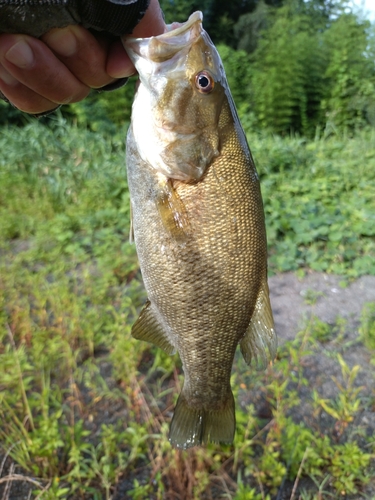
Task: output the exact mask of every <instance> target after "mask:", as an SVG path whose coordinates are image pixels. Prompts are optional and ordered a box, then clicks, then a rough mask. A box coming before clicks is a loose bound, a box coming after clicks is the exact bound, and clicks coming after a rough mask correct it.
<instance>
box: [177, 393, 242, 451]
mask: <svg viewBox="0 0 375 500" xmlns="http://www.w3.org/2000/svg"><path fill="white" fill-rule="evenodd" d="M235 427H236V417H235V414H234V399H233V394H232V391H230V393H229V394H228V400H227V402H226V404H225V406H224V408H222V409H220V410H203V409H196V408H192V407H191V406H189V404H188V402H187V400H186V398H185V396H184V394H183V392H182V393H181V394H180V396H179V398H178V400H177V405H176V409H175V412H174V415H173V418H172V422H171V428H170V432H169V441H170V442H171V444H172V445H173V446H175V447H176V448H181V449H186V448H191V447H192V446H198V445H201V444H206V443H208V442H215V443H228V444H230V443H232V441H233V437H234V432H235Z"/></svg>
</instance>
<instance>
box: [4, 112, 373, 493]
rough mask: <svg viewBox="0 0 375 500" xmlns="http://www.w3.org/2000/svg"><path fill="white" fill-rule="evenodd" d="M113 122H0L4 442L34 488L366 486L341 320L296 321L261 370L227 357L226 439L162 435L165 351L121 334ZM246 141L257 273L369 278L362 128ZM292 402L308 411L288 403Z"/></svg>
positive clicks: (121, 193)
mask: <svg viewBox="0 0 375 500" xmlns="http://www.w3.org/2000/svg"><path fill="white" fill-rule="evenodd" d="M124 136H125V131H124V130H121V131H118V133H117V134H116V135H115V136H113V137H109V136H104V135H100V134H99V133H92V132H88V131H86V130H83V129H79V128H75V127H73V126H68V125H66V123H64V122H62V121H61V122H56V123H55V124H54V126H53V127H52V128H51V129H48V128H46V127H44V126H42V125H40V124H38V123H37V122H34V123H33V124H32V125H29V126H26V127H24V128H9V129H7V128H2V129H1V131H0V147H1V151H2V155H1V158H0V366H1V370H0V421H1V427H0V446H1V449H2V453H3V455H4V454H9V457H10V458H9V459H8V461H9V460H11V461H13V462H14V463H16V464H18V466H19V467H20V469H18V473H22V474H23V475H24V476H25V480H26V481H29V483H27V484H30V485H32V487H33V489H34V493H33V496H34V497H38V498H43V499H51V500H52V499H56V498H71V499H110V498H112V496H113V494H114V492H115V491H116V488H120V492H119V493H118V495H120V496H118V498H123V499H126V498H129V499H130V498H133V499H139V500H141V499H150V498H151V499H170V498H171V499H172V498H178V495H180V498H186V499H201V498H202V499H204V498H233V499H236V500H243V499H246V500H251V499H254V500H265V499H270V498H272V497H275V495H277V492H278V491H281V490H283V489H284V490H285V489H286V490H287V489H288V488H290V489H291V488H292V487H293V485H295V486H296V488H297V487H299V490H298V491H299V493H298V495H300V497H301V498H302V499H319V498H331V497H332V498H342V497H343V496H344V497H346V498H353V499H354V498H356V499H357V498H359V495H361V494H362V493H363V494H364V495H365V494H366V491H368V490H367V489H366V488H369V487H370V486H371V485H372V488H373V489H372V491H374V488H375V485H374V484H373V483H371V481H372V479H371V478H373V465H374V461H373V458H374V452H375V442H374V438H373V435H372V434H371V433H370V429H369V428H368V427H366V424H365V423H363V422H362V420H361V419H360V416H361V414H362V413H363V412H365V411H373V405H374V393H373V392H372V393H371V390H367V389H366V388H364V387H362V385H361V382H360V376H361V371H360V368H359V367H358V366H349V365H348V363H347V362H346V361H345V355H346V352H347V349H349V348H350V347H349V346H346V344H345V342H343V341H342V332H341V330H342V328H341V327H340V324H339V323H338V325H337V327H335V328H332V327H331V326H328V325H324V324H322V323H321V322H320V323H319V322H317V321H312V322H310V323H309V324H307V325H306V327H305V328H304V329H303V330H302V331H301V332H300V334H299V335H298V336H297V338H296V339H295V340H294V341H293V342H289V343H287V344H285V345H284V346H283V347H281V348H280V349H279V354H278V359H277V360H276V362H275V363H274V365H273V366H272V367H269V368H268V369H267V371H266V372H261V373H254V371H253V370H251V369H249V368H248V367H247V366H246V365H245V363H244V362H243V360H242V359H240V358H239V357H238V358H236V369H235V370H234V374H233V376H232V386H233V388H234V392H235V398H236V400H237V433H236V437H235V442H234V444H233V446H224V447H220V446H216V445H210V446H208V447H207V448H202V449H193V450H189V451H187V452H181V451H176V450H173V449H171V447H170V445H169V443H168V440H167V433H168V424H169V421H170V416H171V410H172V408H173V404H174V403H175V401H176V398H177V394H178V392H179V388H180V384H181V381H182V371H181V366H180V363H179V361H178V359H177V357H172V358H170V357H168V356H166V355H165V354H163V353H162V352H161V351H160V350H158V349H156V348H153V347H151V346H149V345H147V344H146V343H142V342H138V341H135V340H133V339H132V338H131V336H130V328H131V325H132V322H133V321H134V319H135V317H136V315H137V311H138V310H139V307H140V306H141V304H142V302H143V301H144V299H145V295H144V291H143V288H142V284H141V279H140V274H139V270H138V264H137V259H136V255H135V249H134V247H133V246H131V245H130V244H129V243H128V231H129V195H128V191H127V183H126V175H125V161H124V154H125V153H124V145H123V142H124ZM250 143H251V145H252V146H253V151H254V156H255V158H256V160H257V162H258V165H259V172H260V177H261V181H262V189H263V195H264V203H265V210H266V216H267V224H268V232H269V245H270V254H271V259H270V260H271V270H272V271H274V272H276V271H283V270H293V269H298V268H301V269H305V268H306V267H310V268H312V269H318V270H320V269H322V270H327V271H332V272H340V274H342V275H343V276H344V277H348V278H351V277H354V276H357V275H360V274H364V273H367V274H374V273H375V267H374V248H375V247H374V238H373V236H374V233H373V232H372V231H374V229H373V227H374V224H373V223H374V214H375V201H374V200H375V197H374V196H373V193H374V191H375V189H374V188H375V174H374V172H375V168H374V167H375V149H374V148H375V146H374V135H373V134H372V133H371V132H363V133H362V134H360V135H358V136H356V137H355V138H353V139H350V140H349V139H345V138H329V139H321V140H316V141H313V142H311V143H306V142H304V141H302V140H300V139H283V140H282V139H279V138H271V137H263V138H262V137H253V138H250ZM359 159H360V160H362V159H364V160H363V162H362V161H360V162H359V161H358V160H359ZM371 221H372V222H371ZM332 235H333V236H332ZM339 235H340V237H339ZM368 262H370V264H369V265H368V266H367V264H366V263H368ZM308 299H309V300H312V301H313V300H314V297H308ZM306 300H307V299H306ZM373 330H374V314H373V307H372V306H371V305H369V306H368V307H367V308H366V310H365V311H364V313H363V318H362V325H361V334H362V339H363V342H364V343H365V345H366V346H367V348H368V349H369V352H371V353H373V359H375V344H374V332H373ZM335 332H336V333H335ZM335 335H337V336H340V339H339V341H338V340H337V339H335ZM335 340H337V342H336V344H337V345H339V347H338V348H337V349H335V350H332V349H330V348H328V347H327V345H328V343H329V342H330V341H332V345H334V343H335ZM329 345H331V344H329ZM323 358H324V359H329V360H331V362H332V363H333V366H336V369H337V373H338V374H337V376H336V377H335V379H334V380H333V382H334V384H335V385H334V387H335V391H334V397H333V398H332V399H329V400H327V399H326V398H325V397H324V394H323V393H322V392H321V390H320V386H319V384H318V383H317V384H315V382H318V380H317V379H316V380H315V378H314V375H313V374H311V373H310V371H309V366H310V364H311V359H323ZM333 382H332V383H333ZM239 402H240V403H241V404H239ZM306 405H307V408H308V409H309V412H308V413H309V415H310V418H309V420H308V422H304V421H303V419H301V418H300V417H299V416H298V409H299V408H300V407H301V406H306ZM260 408H261V409H262V410H260ZM0 454H1V452H0ZM1 463H2V462H1V458H0V467H1ZM1 473H2V471H1V470H0V478H1V475H2V474H1ZM4 475H5V474H3V476H4ZM0 481H1V479H0ZM8 481H9V482H12V481H13V482H14V484H12V488H16V484H15V483H16V480H15V479H14V476H13V477H8ZM306 481H307V482H306ZM18 483H19V482H18ZM18 483H17V484H18ZM3 484H5V481H3V483H1V482H0V488H1V487H2V486H3ZM184 495H185V496H184ZM290 496H291V495H290ZM4 498H5V497H4ZM116 498H117V497H116ZM295 498H298V497H297V494H296V495H295ZM365 498H366V497H365Z"/></svg>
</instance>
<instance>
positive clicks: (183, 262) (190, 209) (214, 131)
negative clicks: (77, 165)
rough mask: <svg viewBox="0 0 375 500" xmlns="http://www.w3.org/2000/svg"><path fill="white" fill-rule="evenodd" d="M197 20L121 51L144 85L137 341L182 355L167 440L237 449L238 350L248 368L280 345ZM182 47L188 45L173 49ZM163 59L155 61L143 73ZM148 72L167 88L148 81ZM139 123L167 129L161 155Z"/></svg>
mask: <svg viewBox="0 0 375 500" xmlns="http://www.w3.org/2000/svg"><path fill="white" fill-rule="evenodd" d="M201 19H202V16H201V14H200V13H195V14H193V15H192V16H191V17H190V18H189V21H187V23H185V24H183V25H177V28H174V29H173V27H172V28H171V29H170V31H169V32H168V33H167V34H164V35H161V36H159V37H155V38H152V39H131V40H129V41H128V42H126V43H125V48H126V49H127V50H128V53H129V55H130V57H131V58H132V59H133V61H134V63H135V65H136V67H137V69H138V72H139V75H140V80H141V83H140V86H139V88H138V92H137V95H136V97H135V101H134V104H133V114H132V123H131V126H130V129H129V132H128V138H127V169H128V183H129V190H130V195H131V206H132V224H133V229H134V240H135V243H136V247H137V253H138V258H139V262H140V266H141V270H142V275H143V280H144V284H145V288H146V290H147V294H148V302H147V304H146V306H145V308H144V309H143V311H142V312H141V315H140V318H139V319H138V321H137V322H136V323H135V325H134V326H133V331H132V333H133V336H134V337H135V338H138V339H144V340H148V341H151V342H153V343H155V344H156V345H158V346H160V347H162V348H164V349H165V350H166V351H167V352H169V353H172V352H174V351H178V353H179V355H180V357H181V360H182V365H183V370H184V376H185V379H184V384H183V388H182V392H181V395H180V397H179V400H178V402H177V405H176V409H175V414H174V417H173V420H172V423H171V431H170V440H171V442H172V444H173V445H175V446H177V447H180V448H187V447H190V446H195V445H198V444H202V443H205V442H208V441H218V442H231V441H232V440H233V435H234V428H235V416H234V401H233V395H232V391H231V387H230V375H231V370H232V364H233V359H234V354H235V350H236V347H237V345H238V343H241V350H242V352H243V354H244V357H245V360H246V361H247V362H250V361H251V359H255V361H257V362H258V363H259V364H264V363H265V362H267V360H268V359H271V358H272V357H273V356H274V353H275V347H276V341H275V334H274V329H273V319H272V312H271V309H270V304H269V298H268V287H267V245H266V233H265V224H264V213H263V205H262V199H261V193H260V187H259V180H258V176H257V173H256V170H255V166H254V162H253V159H252V157H251V153H250V150H249V148H248V146H247V142H246V139H245V136H244V133H243V131H242V128H241V126H240V124H239V120H238V117H237V113H236V110H235V108H234V104H233V101H232V98H231V95H230V92H229V89H228V86H227V83H226V79H225V74H224V70H223V67H222V64H221V61H220V58H219V56H218V54H217V52H216V49H215V48H214V46H213V44H212V42H211V40H210V39H209V37H208V35H207V34H206V33H205V31H204V30H203V28H202V25H201ZM187 34H188V35H187ZM180 38H182V39H183V40H182V41H183V42H184V43H185V45H184V44H183V43H181V42H180V44H178V42H179V40H180ZM155 39H156V41H155ZM158 41H160V43H161V47H159V46H158V45H155V44H156V43H157V42H158ZM165 41H167V42H169V45H168V44H167V48H165V46H164V45H165ZM151 44H153V49H150V45H151ZM163 44H164V45H163ZM189 44H190V45H189ZM180 45H182V48H181V49H179V46H180ZM176 46H178V47H177V49H178V50H177V49H176ZM186 46H187V47H188V49H187V50H185V52H184V49H185V48H186ZM155 47H156V49H155ZM152 50H154V52H156V53H157V54H158V56H157V57H156V56H155V53H154V55H153V52H152ZM163 51H164V52H163ZM168 51H169V52H168ZM179 51H181V52H182V54H181V55H179ZM160 53H161V56H160V58H161V59H162V61H161V62H159V61H156V62H155V63H154V65H153V66H152V65H151V66H150V65H149V66H147V64H145V59H146V62H148V59H150V58H151V59H152V57H153V58H154V60H155V59H157V58H158V57H159V54H160ZM170 54H172V55H170ZM176 54H177V56H176ZM202 54H203V55H202ZM168 55H169V59H168ZM173 58H174V59H175V60H177V62H176V61H174V62H173V64H174V69H173V68H172V69H171V68H168V67H167V69H166V70H165V72H163V66H162V64H164V63H165V61H168V63H169V61H170V60H173ZM178 58H179V59H180V60H179V59H178ZM150 67H151V70H150ZM176 67H177V69H176ZM145 68H146V69H147V68H148V71H146V69H145ZM186 68H187V70H186ZM202 72H203V73H202ZM155 75H156V76H157V77H158V79H162V78H164V79H165V81H164V83H163V84H160V82H159V80H157V81H156V83H155V80H154V81H153V78H155ZM176 75H177V76H176ZM196 75H198V77H197V76H196ZM202 75H203V76H202ZM169 77H171V81H170V82H169V81H168V78H169ZM197 78H201V79H202V80H201V81H202V82H203V83H204V84H206V83H207V81H208V80H210V79H211V78H212V82H211V83H212V85H213V89H212V90H210V92H209V94H210V95H208V93H207V95H205V93H206V92H207V90H206V88H207V87H204V93H201V92H199V88H198V91H197V89H196V86H197V85H198V84H199V82H198V83H197ZM210 81H211V80H210ZM179 85H180V87H181V88H180V87H179ZM155 86H156V87H157V88H156V90H155ZM172 90H174V92H172ZM147 92H148V93H147ZM215 92H216V94H215ZM149 96H151V97H149ZM210 98H211V100H210V101H209V99H210ZM137 99H138V100H137ZM146 99H149V104H150V106H149V116H141V115H142V114H143V115H144V114H145V113H146V115H147V109H148V108H147V106H145V100H146ZM197 103H198V104H197ZM146 104H147V103H146ZM210 106H211V107H210ZM145 109H146V111H144V110H145ZM180 111H181V113H180ZM174 113H175V114H174ZM189 113H190V114H191V115H192V117H191V116H190V115H189ZM182 117H183V123H182V125H181V120H182ZM142 119H143V120H144V121H145V120H151V121H152V123H153V126H154V127H156V129H158V127H159V129H162V130H161V131H160V130H159V132H157V133H160V136H158V138H157V140H155V144H156V145H157V146H156V147H155V146H153V145H152V139H150V138H147V137H146V138H143V136H142V126H143V123H144V122H143V121H142ZM190 123H193V124H194V127H193V126H190ZM155 124H156V125H155ZM176 129H177V132H176ZM152 133H153V131H152V130H151V132H150V135H152ZM194 134H195V135H194ZM150 148H155V150H154V151H153V152H152V154H150V153H149V149H150ZM158 148H159V149H158ZM160 158H161V159H160ZM165 158H166V160H165ZM154 159H155V161H154ZM186 165H187V166H186ZM202 165H203V167H202ZM168 169H169V171H167V170H168ZM166 171H167V172H166ZM197 172H198V173H197ZM194 175H195V177H194ZM184 176H185V178H182V177H184Z"/></svg>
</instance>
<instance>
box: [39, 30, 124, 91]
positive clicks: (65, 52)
mask: <svg viewBox="0 0 375 500" xmlns="http://www.w3.org/2000/svg"><path fill="white" fill-rule="evenodd" d="M42 40H43V42H44V43H46V44H47V45H48V47H50V48H51V49H52V51H53V52H54V53H55V54H56V56H57V57H58V58H59V59H60V61H62V62H63V63H64V65H65V66H66V67H67V68H69V70H70V72H71V73H72V74H73V75H74V76H75V77H76V78H78V80H80V81H81V82H82V83H84V84H85V85H87V86H88V87H91V88H100V87H104V86H105V85H108V84H109V83H112V82H113V81H114V77H112V76H110V75H109V74H108V73H107V71H106V62H107V51H108V43H107V42H106V41H105V40H104V39H103V40H100V41H99V40H98V39H96V38H95V37H94V35H93V34H92V33H90V32H89V31H88V30H86V29H85V28H82V26H68V27H67V28H63V29H52V30H51V31H49V32H48V33H47V34H45V35H44V36H43V37H42Z"/></svg>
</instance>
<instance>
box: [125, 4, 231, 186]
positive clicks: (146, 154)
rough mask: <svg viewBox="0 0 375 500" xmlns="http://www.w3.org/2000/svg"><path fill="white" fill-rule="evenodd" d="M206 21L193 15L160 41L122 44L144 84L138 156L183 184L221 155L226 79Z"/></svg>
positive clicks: (136, 128)
mask: <svg viewBox="0 0 375 500" xmlns="http://www.w3.org/2000/svg"><path fill="white" fill-rule="evenodd" d="M202 18H203V16H202V13H201V12H195V13H194V14H192V15H191V16H190V18H189V19H188V21H187V22H186V23H182V24H178V23H174V24H172V25H170V26H168V27H167V31H166V32H165V33H164V34H162V35H159V36H156V37H151V38H138V39H134V38H130V39H127V40H126V41H125V42H124V47H125V49H126V51H127V52H128V54H129V56H130V58H131V59H132V61H133V63H134V65H135V67H136V69H137V71H138V73H139V79H140V83H139V86H138V90H137V94H136V97H135V100H134V104H133V113H132V127H133V135H134V139H135V141H136V143H137V147H138V151H139V153H140V155H141V156H142V158H143V159H144V160H145V161H146V162H147V163H148V164H149V165H150V166H152V168H156V169H157V170H158V171H159V172H160V173H161V174H164V175H165V176H166V177H169V178H172V179H179V180H182V181H185V182H194V181H198V180H199V179H201V178H202V176H203V175H204V173H205V171H206V169H207V168H208V166H209V165H210V163H211V162H212V160H213V159H214V158H215V157H217V156H218V155H219V154H220V140H219V118H220V113H221V109H222V105H223V101H224V98H225V82H226V79H225V73H224V68H223V65H222V62H221V59H220V56H219V54H218V53H217V50H216V48H215V46H214V45H213V43H212V41H211V39H210V37H209V36H208V34H207V33H206V32H205V30H204V29H203V27H202Z"/></svg>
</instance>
